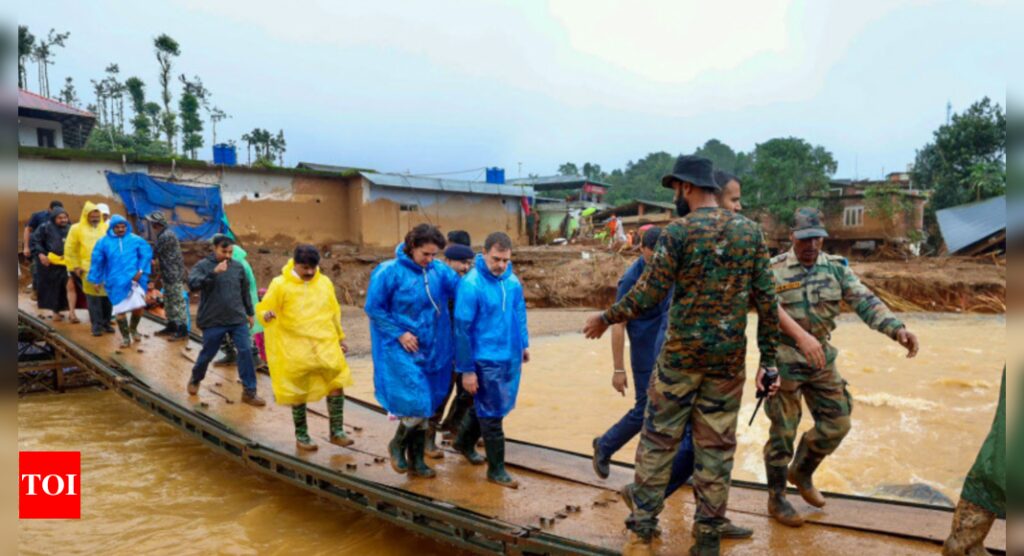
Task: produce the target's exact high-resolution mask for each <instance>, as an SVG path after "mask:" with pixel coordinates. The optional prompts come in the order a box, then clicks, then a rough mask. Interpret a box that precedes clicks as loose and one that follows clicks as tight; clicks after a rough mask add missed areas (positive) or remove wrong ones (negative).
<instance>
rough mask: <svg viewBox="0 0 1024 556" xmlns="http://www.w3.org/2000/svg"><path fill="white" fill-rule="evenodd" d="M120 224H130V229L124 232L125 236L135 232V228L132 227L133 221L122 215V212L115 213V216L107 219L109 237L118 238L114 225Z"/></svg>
mask: <svg viewBox="0 0 1024 556" xmlns="http://www.w3.org/2000/svg"><path fill="white" fill-rule="evenodd" d="M118 224H124V225H126V226H128V231H126V232H125V234H124V235H125V236H127V235H129V234H134V233H135V229H134V228H132V223H131V222H129V221H128V219H127V218H125V217H123V216H121V215H120V214H115V215H114V216H111V217H110V220H108V221H107V235H108V236H109V237H112V238H114V239H117V236H116V235H114V226H117V225H118Z"/></svg>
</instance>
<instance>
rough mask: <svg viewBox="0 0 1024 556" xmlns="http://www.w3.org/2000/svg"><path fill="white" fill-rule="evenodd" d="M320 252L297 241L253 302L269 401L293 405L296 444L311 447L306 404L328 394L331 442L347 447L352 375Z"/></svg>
mask: <svg viewBox="0 0 1024 556" xmlns="http://www.w3.org/2000/svg"><path fill="white" fill-rule="evenodd" d="M319 265H320V252H319V251H317V249H316V247H313V246H312V245H299V246H297V247H296V248H295V253H294V254H293V255H292V259H291V260H290V261H288V263H287V264H286V265H285V266H284V268H282V269H281V275H280V276H278V277H277V278H274V280H273V281H272V282H270V287H269V288H268V289H267V294H266V295H265V296H264V297H263V300H262V301H260V303H259V305H257V307H256V314H257V316H258V317H259V320H260V321H262V323H263V324H264V325H265V327H266V328H265V339H266V342H267V357H268V358H269V360H270V378H271V384H272V386H273V389H274V400H275V401H276V402H277V403H279V404H281V405H290V406H292V420H293V421H294V423H295V444H296V446H298V448H299V449H301V450H316V449H317V444H316V442H314V441H313V439H312V438H311V437H310V436H309V427H308V426H307V424H306V404H308V403H312V402H316V401H319V400H320V399H321V398H323V397H324V396H327V413H328V419H329V422H330V441H331V444H337V445H338V446H349V445H351V444H352V439H350V438H349V437H348V435H347V434H345V428H344V422H345V391H344V388H345V387H346V386H351V385H352V375H351V373H350V372H349V369H348V363H346V362H345V352H347V351H348V346H347V345H345V331H344V330H343V329H342V328H341V305H339V304H338V298H337V296H336V295H335V293H334V284H333V283H331V279H330V278H328V277H327V276H324V275H323V274H322V273H321V272H320V269H319Z"/></svg>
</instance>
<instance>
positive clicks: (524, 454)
mask: <svg viewBox="0 0 1024 556" xmlns="http://www.w3.org/2000/svg"><path fill="white" fill-rule="evenodd" d="M18 301H19V311H18V325H19V337H23V338H26V339H27V340H28V341H30V342H34V343H36V344H37V345H40V344H45V345H47V346H49V348H50V349H52V353H53V356H54V359H55V360H57V361H59V364H58V365H54V366H51V367H49V368H52V367H62V366H67V365H69V364H73V365H74V366H75V367H77V368H78V369H81V370H85V371H87V372H89V373H91V374H92V375H94V376H95V377H96V378H97V379H98V380H99V381H100V382H101V383H102V384H103V385H105V386H106V387H107V388H109V389H110V390H111V391H113V392H116V393H117V394H119V395H120V396H121V397H123V398H125V399H127V400H129V401H131V402H133V403H135V404H137V405H138V406H139V407H140V408H142V409H144V410H145V411H147V412H149V413H151V414H153V415H156V416H157V417H160V418H161V419H163V420H164V421H166V422H168V423H170V424H171V425H173V426H174V427H176V428H178V429H179V430H181V431H182V432H184V433H186V434H189V435H191V436H193V437H194V438H195V439H196V440H197V441H198V442H202V443H204V444H205V445H207V446H209V447H210V448H211V449H212V450H214V451H216V452H217V453H219V454H221V455H222V456H224V457H228V458H231V459H233V460H235V461H237V462H238V463H240V464H242V465H244V466H246V467H248V468H250V469H253V470H256V471H258V472H260V473H263V474H265V475H268V476H271V477H275V478H277V479H280V480H282V481H285V482H287V483H290V484H292V485H295V486H297V487H300V488H303V489H305V490H307V491H309V492H310V493H312V494H316V495H318V496H322V497H325V498H327V499H330V500H333V501H335V502H337V503H340V504H342V505H344V506H347V507H349V508H353V509H358V510H361V511H364V512H367V513H369V514H372V515H375V516H377V517H379V518H381V519H385V520H387V521H390V522H392V523H394V524H397V525H399V526H401V527H404V528H406V529H407V530H409V531H410V532H412V533H415V534H418V535H422V536H424V537H428V538H431V539H433V540H436V541H439V542H442V543H447V544H449V545H452V546H455V547H458V548H459V549H462V550H465V551H468V552H472V553H478V554H551V555H560V554H585V555H587V554H592V555H597V554H617V553H618V552H619V549H620V547H621V546H622V543H623V541H624V540H625V537H626V535H625V527H624V525H623V521H624V519H625V518H626V516H627V515H628V509H627V508H626V507H625V505H624V504H623V503H622V502H621V501H620V500H619V499H618V496H617V494H616V489H617V488H618V487H619V486H621V485H622V484H625V483H627V482H629V481H631V480H632V469H631V468H630V467H629V466H625V465H620V464H614V465H613V469H612V475H611V477H609V479H608V480H600V479H598V478H596V477H595V476H594V474H593V472H592V470H591V467H590V458H589V456H588V455H583V454H575V453H571V452H566V451H562V450H557V449H552V448H547V447H543V446H537V445H533V444H529V443H526V442H519V441H514V440H509V441H508V448H507V452H508V455H507V460H508V464H509V466H510V467H512V468H513V469H514V472H515V474H516V478H517V479H519V481H520V488H519V489H518V490H509V489H506V488H503V487H500V486H497V485H494V484H491V483H489V482H487V481H486V480H485V479H484V469H483V468H482V467H475V466H471V465H469V464H468V463H466V462H465V461H464V460H463V459H462V458H461V456H458V455H457V454H456V453H455V452H452V451H449V453H448V454H447V455H446V457H445V458H444V459H443V460H434V461H433V462H432V466H433V467H434V468H435V470H437V474H438V476H437V477H436V478H435V479H420V478H415V477H409V476H406V475H398V474H396V473H394V472H393V471H392V470H391V467H390V465H388V462H387V449H386V445H387V442H388V440H389V439H390V437H391V435H392V434H393V432H394V427H395V424H394V422H392V421H389V420H388V418H387V416H386V415H385V414H384V412H383V410H381V409H380V408H379V407H376V406H375V405H372V404H369V403H366V402H364V401H361V400H357V399H354V398H352V397H349V398H348V400H347V403H346V408H345V417H346V427H347V429H348V432H349V434H350V436H351V437H352V438H353V439H354V440H355V441H356V442H355V444H354V445H353V446H350V447H347V448H341V447H337V446H334V445H332V444H329V443H327V434H326V433H327V419H326V415H325V413H324V412H322V411H315V410H314V408H313V407H311V412H310V430H311V433H313V434H314V436H316V437H319V440H321V442H320V444H321V448H320V450H318V451H317V452H313V453H305V452H298V451H297V450H296V449H295V444H294V435H293V430H292V424H291V412H290V408H288V407H282V406H277V405H275V404H272V403H270V404H268V406H267V407H264V408H254V407H250V406H248V405H245V404H242V403H240V402H239V401H238V400H239V399H240V394H241V384H239V383H238V381H237V377H236V376H235V374H236V373H235V372H234V370H233V369H227V370H225V369H219V368H213V367H211V370H210V372H209V373H208V375H207V378H206V380H205V381H204V383H203V386H202V388H201V391H200V394H199V396H198V397H193V398H190V397H189V396H188V395H187V393H186V392H185V384H186V382H187V380H188V376H189V370H190V368H191V361H189V358H190V357H191V354H192V353H197V352H198V344H197V343H196V340H197V339H198V337H193V339H192V341H191V342H190V344H191V345H190V346H189V347H187V348H183V344H182V343H176V344H171V343H168V342H165V341H163V340H162V339H156V338H153V339H146V340H145V341H143V342H142V343H140V344H136V345H135V346H133V347H132V348H127V349H124V350H121V349H119V348H117V347H116V346H117V344H118V343H119V339H116V338H114V337H112V336H102V337H98V338H96V337H92V336H91V335H90V333H89V327H88V326H86V325H70V324H68V323H66V322H62V323H53V322H50V321H47V320H44V319H42V318H40V317H38V316H36V315H35V314H34V312H35V304H34V303H33V302H32V301H30V300H29V298H28V297H27V296H25V295H22V296H20V297H19V300H18ZM158 325H159V323H158V322H157V321H155V320H147V321H144V322H143V324H142V325H141V328H142V329H143V332H144V333H150V334H151V333H152V332H153V331H155V330H156V329H157V327H158ZM32 365H34V367H33V368H37V369H46V368H48V367H47V365H46V363H45V362H38V361H35V362H33V363H32ZM56 372H60V370H59V369H58V370H57V371H56ZM258 378H259V380H260V390H261V392H263V393H264V394H266V395H269V393H270V391H271V390H270V379H269V377H267V376H264V375H259V377H258ZM828 498H829V504H828V506H827V507H826V508H825V509H824V510H816V509H814V508H811V507H810V506H807V505H804V504H803V502H802V501H800V500H799V496H793V497H791V500H793V501H794V502H795V503H796V505H797V507H798V509H799V510H800V511H802V512H804V513H805V514H807V515H808V516H809V518H810V520H811V521H810V522H809V523H808V524H807V525H805V526H804V527H802V528H799V529H791V528H787V527H784V526H781V525H778V524H776V523H775V522H774V521H772V520H771V519H770V518H769V517H768V516H767V512H766V502H767V496H766V493H765V492H764V485H757V484H752V483H744V482H739V481H734V482H733V489H732V491H731V493H730V509H729V511H730V518H731V519H733V521H735V522H736V523H738V524H740V525H744V526H747V527H752V528H753V529H754V530H755V536H754V539H752V540H749V541H723V552H725V553H727V554H807V555H814V554H827V555H830V556H832V555H836V554H935V553H936V549H937V547H938V545H939V544H941V542H942V540H943V539H944V538H945V537H946V535H947V534H948V532H949V526H950V521H951V519H952V513H951V511H950V510H949V509H948V508H937V507H932V506H925V505H921V504H912V503H902V502H891V501H882V500H875V499H867V498H860V497H854V496H844V495H833V494H830V495H828ZM812 510H813V511H812ZM692 515H693V501H692V496H691V495H690V491H689V489H688V488H687V487H684V488H683V489H681V492H680V494H677V495H676V496H673V497H672V498H671V499H669V500H668V501H667V502H666V509H665V512H664V513H663V514H662V523H661V525H662V529H663V533H662V536H661V538H660V539H659V540H658V541H656V545H655V546H656V548H657V549H658V551H659V553H662V554H681V553H683V552H685V550H686V548H687V547H688V546H689V545H690V544H691V542H692V541H691V538H690V527H691V520H692ZM988 545H989V548H990V550H993V551H995V552H997V553H1005V550H1006V526H1005V522H1004V521H998V522H997V523H996V526H995V527H994V528H993V531H992V533H991V534H990V535H989V538H988Z"/></svg>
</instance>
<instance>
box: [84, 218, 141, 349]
mask: <svg viewBox="0 0 1024 556" xmlns="http://www.w3.org/2000/svg"><path fill="white" fill-rule="evenodd" d="M152 262H153V249H152V248H151V247H150V246H149V243H147V242H146V240H144V239H142V238H141V237H139V236H137V235H135V233H133V230H132V225H131V224H130V223H129V222H128V220H126V219H125V217H123V216H121V215H120V214H115V215H114V216H113V217H111V218H110V227H109V228H107V235H106V236H104V237H103V238H102V239H100V240H99V241H97V242H96V246H95V247H93V250H92V263H91V264H92V266H91V267H90V268H89V275H88V277H87V278H86V279H87V280H88V281H89V282H90V283H92V284H97V285H102V286H103V288H104V289H105V290H106V292H107V297H108V298H109V299H110V303H111V305H113V307H114V317H115V318H116V320H117V328H118V330H120V331H121V346H122V347H127V346H129V345H131V343H132V338H133V337H134V339H135V341H136V342H140V341H142V336H141V335H139V321H140V320H141V319H142V311H143V310H144V309H145V303H143V304H142V305H141V306H138V307H136V306H134V305H133V304H132V302H131V301H130V300H129V296H131V293H132V289H134V288H136V287H138V288H139V289H141V291H142V292H145V291H146V284H147V283H148V282H149V274H150V272H152V270H153V266H152ZM128 313H131V322H130V323H129V321H128Z"/></svg>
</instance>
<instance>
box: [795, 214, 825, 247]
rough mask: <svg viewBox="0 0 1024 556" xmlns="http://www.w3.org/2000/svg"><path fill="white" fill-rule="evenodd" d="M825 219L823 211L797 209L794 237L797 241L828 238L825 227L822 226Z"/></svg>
mask: <svg viewBox="0 0 1024 556" xmlns="http://www.w3.org/2000/svg"><path fill="white" fill-rule="evenodd" d="M824 219H825V217H824V216H823V215H822V214H821V211H820V210H818V209H816V208H814V207H801V208H798V209H796V215H795V216H794V218H793V237H795V238H796V239H811V238H814V237H828V232H826V231H825V225H824V224H822V221H823V220H824Z"/></svg>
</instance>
